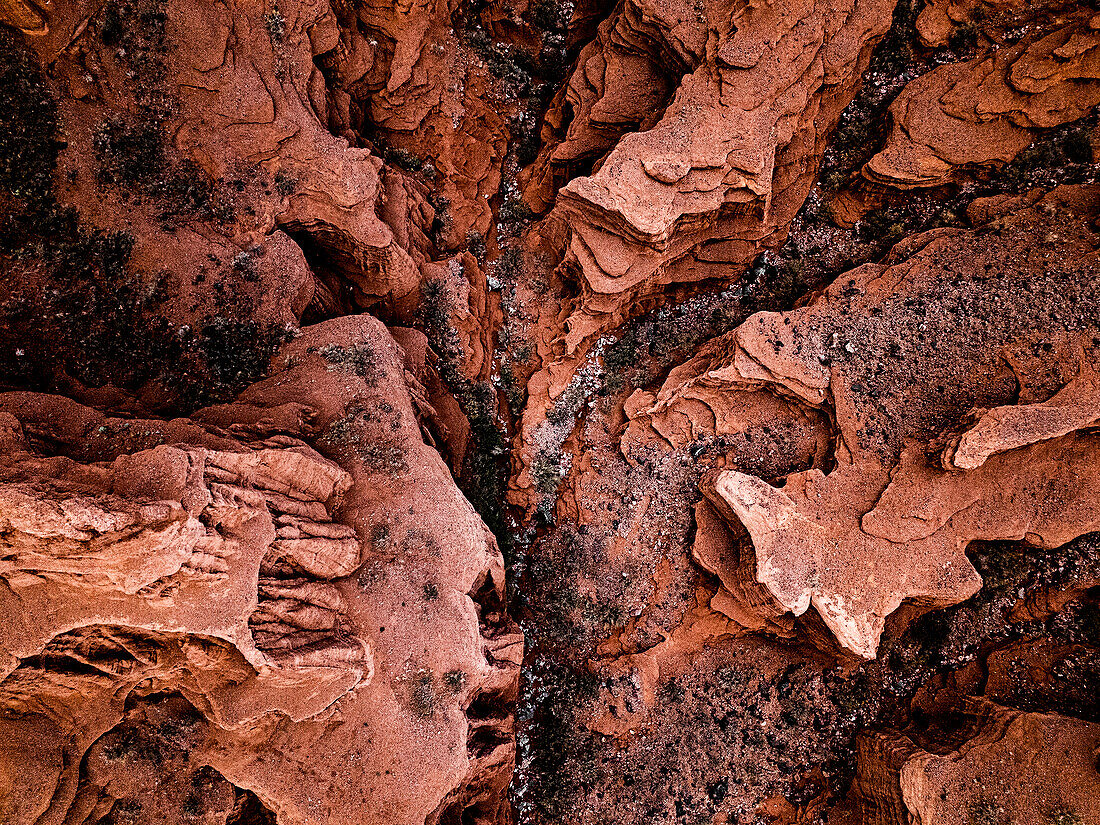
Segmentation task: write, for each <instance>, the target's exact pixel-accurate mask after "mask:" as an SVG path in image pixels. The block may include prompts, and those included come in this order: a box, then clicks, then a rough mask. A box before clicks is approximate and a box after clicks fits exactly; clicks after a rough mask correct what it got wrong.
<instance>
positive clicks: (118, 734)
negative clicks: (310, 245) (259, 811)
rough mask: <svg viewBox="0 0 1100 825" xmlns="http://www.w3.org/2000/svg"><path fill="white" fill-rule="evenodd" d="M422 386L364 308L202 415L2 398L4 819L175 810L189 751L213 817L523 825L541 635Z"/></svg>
mask: <svg viewBox="0 0 1100 825" xmlns="http://www.w3.org/2000/svg"><path fill="white" fill-rule="evenodd" d="M404 375H405V371H404V366H403V364H402V362H401V353H400V351H399V349H398V347H397V345H396V344H395V343H394V341H393V339H392V338H391V337H390V336H389V335H388V334H387V333H386V331H385V329H384V328H383V327H382V325H381V324H380V323H378V322H377V321H375V320H374V319H373V318H369V317H365V316H363V317H349V318H345V319H340V320H337V321H331V322H326V323H324V324H321V325H318V326H314V327H310V328H308V329H306V330H304V331H303V334H302V335H301V337H299V338H298V339H297V340H296V341H295V342H294V343H293V344H291V345H289V346H288V347H286V348H285V349H284V350H283V352H282V353H281V354H280V356H279V357H278V359H277V366H276V369H275V371H274V373H273V375H272V376H271V377H270V378H269V379H267V380H266V381H264V382H262V383H260V384H257V385H256V386H254V387H252V388H250V389H249V390H247V391H246V392H245V393H244V394H243V395H242V396H240V397H239V398H238V399H237V400H236V401H235V402H233V403H230V404H225V405H220V406H215V407H209V408H206V409H203V410H200V411H198V412H196V413H195V414H194V415H193V416H192V418H191V419H174V420H161V419H149V418H132V417H127V418H118V417H112V416H108V415H104V414H103V413H100V412H98V411H96V410H94V409H91V408H89V407H85V406H82V405H80V404H77V403H75V402H72V401H68V400H66V399H64V398H59V397H56V396H47V395H40V394H33V393H7V394H3V395H0V410H2V412H0V415H2V416H3V425H4V427H3V433H4V436H3V437H4V452H3V459H2V461H3V465H2V466H3V471H2V474H3V483H2V485H0V508H2V509H0V512H2V514H3V515H2V517H0V547H2V551H0V554H2V558H3V563H2V567H0V576H2V577H3V579H4V584H5V587H4V596H3V601H2V603H0V613H3V616H4V624H5V627H7V628H8V631H7V633H6V634H5V635H4V639H3V642H2V644H3V646H4V656H5V658H4V669H3V675H4V678H3V681H0V694H2V696H3V701H4V706H5V711H6V712H5V716H4V719H3V727H4V730H5V739H6V740H8V741H12V742H16V743H23V744H21V745H20V746H19V747H18V748H17V750H18V752H19V754H20V756H21V758H22V759H23V760H25V761H24V763H23V765H22V768H21V770H18V771H16V772H15V773H13V774H12V773H9V774H8V775H7V779H6V781H9V782H14V784H13V785H12V786H11V787H12V792H11V794H10V795H7V796H5V802H4V803H3V804H4V805H5V807H4V808H3V811H4V817H3V818H4V819H5V821H10V822H55V821H56V822H61V821H70V819H71V818H72V817H74V816H84V814H82V813H79V812H82V811H88V810H93V809H94V810H95V811H99V812H100V813H99V814H97V816H103V815H105V814H107V813H109V812H111V811H114V815H115V816H116V817H118V816H122V815H127V816H128V815H146V814H148V815H153V813H154V812H155V811H156V810H158V808H157V805H158V804H161V803H159V802H157V799H159V798H160V797H158V796H147V795H146V794H145V793H144V792H139V789H140V788H141V787H142V785H141V782H142V781H144V780H142V779H141V778H140V777H142V776H146V777H155V776H156V774H157V773H158V772H159V771H163V766H162V767H161V768H159V769H154V766H155V765H157V764H159V760H162V759H169V758H173V759H176V758H178V759H179V760H182V761H181V765H180V778H179V782H180V783H182V784H180V785H179V786H178V787H181V788H182V787H185V782H184V780H185V779H186V778H187V776H188V775H189V773H188V772H189V771H194V770H196V769H198V768H199V767H201V766H203V765H207V766H211V767H212V768H213V769H214V771H216V774H214V776H216V777H217V782H216V783H215V785H216V787H217V788H218V789H221V790H219V791H217V793H215V792H214V791H211V792H210V793H211V797H210V799H207V800H206V801H203V799H200V800H199V801H198V802H194V803H192V805H193V806H198V807H199V808H201V811H200V812H202V811H206V810H207V808H203V807H202V806H203V805H206V806H208V807H209V809H210V810H212V811H214V810H223V811H231V810H233V806H234V805H237V804H238V803H239V802H240V800H239V799H237V796H239V792H237V791H234V790H233V788H234V787H235V788H237V789H247V790H248V791H249V792H251V793H252V794H254V796H255V798H256V799H257V800H258V801H259V803H262V805H263V806H265V807H266V808H268V809H269V810H271V811H273V812H274V813H275V814H276V816H277V818H278V821H279V822H280V823H284V822H285V823H299V822H300V823H305V822H315V821H325V822H334V823H335V822H348V823H351V822H357V821H359V820H360V818H361V813H362V809H363V806H364V805H369V806H370V807H371V810H372V811H373V812H374V813H373V814H372V816H373V817H374V819H375V820H376V821H379V822H383V821H385V822H423V821H425V819H427V818H429V817H430V816H434V817H438V818H444V819H446V818H447V817H451V816H455V817H457V816H465V817H466V819H467V821H499V816H500V811H499V810H498V808H499V805H500V804H501V800H502V799H503V797H502V789H503V787H504V785H505V784H506V783H507V780H508V777H509V775H510V770H511V761H512V759H513V754H514V746H513V744H512V741H513V740H512V732H511V722H510V715H509V713H508V710H507V707H508V705H507V703H508V702H510V701H511V700H512V698H514V693H515V689H516V679H517V677H518V666H519V660H520V655H521V653H522V649H523V644H522V636H520V635H518V634H517V633H515V632H514V631H513V630H511V626H510V624H509V623H508V621H507V619H506V618H505V617H504V616H503V615H502V613H501V602H500V598H501V595H502V590H501V588H502V586H503V576H502V567H501V558H500V554H499V552H498V551H497V549H496V545H495V542H494V540H493V538H492V536H491V535H490V534H489V533H488V532H487V530H486V529H485V527H484V525H483V524H482V523H481V521H480V519H479V518H478V517H477V516H476V514H475V513H474V512H473V510H472V508H471V507H470V505H469V504H468V503H467V502H466V501H465V499H463V498H462V496H461V494H460V493H459V492H458V490H457V489H456V488H455V487H454V484H453V482H452V481H451V478H450V475H449V473H448V472H447V470H446V468H445V466H444V465H443V463H442V461H441V460H440V458H439V456H438V454H437V453H436V452H435V451H434V450H433V449H431V448H430V447H428V446H427V445H425V444H424V443H423V441H422V439H421V436H420V430H419V425H418V424H417V419H416V413H415V411H414V408H413V404H412V400H411V397H410V390H409V389H408V388H407V387H406V383H405V381H406V379H405V377H404ZM413 390H414V391H418V392H422V391H419V390H417V389H416V388H415V386H414V387H413ZM444 548H446V553H444V552H443V550H444ZM78 696H79V697H81V698H80V699H79V700H77V699H76V697H78ZM166 696H167V697H169V699H170V702H169V705H167V706H158V707H160V708H161V709H160V710H154V709H153V708H152V706H150V705H149V703H150V702H155V701H158V700H157V697H162V699H163V697H166ZM171 697H177V698H171ZM172 707H175V708H176V710H177V711H178V713H172V712H169V711H167V710H165V708H172ZM472 707H476V708H477V711H476V712H475V711H471V710H470V708H472ZM141 708H145V710H139V709H141ZM180 713H182V714H183V717H182V718H181V717H180V716H179V714H180ZM149 714H154V716H155V715H156V714H160V717H162V718H161V721H160V722H159V723H158V724H157V725H154V726H153V727H152V730H153V733H149V732H148V730H147V729H148V728H149V725H147V724H146V723H145V722H142V721H141V720H142V719H144V718H146V717H147V716H148V715H149ZM59 724H60V725H63V726H64V729H65V730H66V737H65V738H62V739H58V738H43V737H42V733H41V731H42V730H43V729H44V727H46V726H50V725H59ZM158 725H159V726H158ZM166 730H171V731H174V732H173V733H171V735H169V734H163V731H166ZM143 731H145V732H144V733H143ZM156 731H162V733H156ZM162 734H163V735H162ZM165 736H167V737H168V738H167V739H165V738H164V737H165ZM149 737H152V739H150V738H149ZM31 743H34V744H33V745H32V744H31ZM181 749H182V751H185V752H182V754H181V755H177V756H172V754H177V753H178V752H180V751H181ZM149 760H153V761H152V763H150V761H149ZM122 764H132V765H134V766H135V767H134V770H136V771H137V773H136V774H131V777H132V778H130V779H127V780H125V781H123V780H121V779H119V778H117V776H116V774H117V767H118V766H119V765H122ZM349 765H355V766H356V770H354V771H348V770H347V767H348V766H349ZM149 771H153V773H152V774H150V773H149ZM226 780H228V783H229V784H227V783H226ZM174 781H175V780H173V779H172V777H171V776H169V781H168V783H167V785H166V786H165V787H164V788H163V789H162V790H161V791H159V792H158V793H160V794H162V795H163V794H167V796H168V797H169V798H171V797H172V794H174V793H176V792H177V791H176V790H173V789H174V788H176V787H177V785H174V784H173V782H174ZM196 782H197V780H196ZM219 783H220V784H219ZM212 787H213V786H212ZM179 792H180V793H183V791H182V790H181V791H179ZM235 794H236V796H235ZM234 800H236V801H234ZM242 804H243V803H242ZM463 812H465V813H463ZM204 815H205V814H204ZM211 815H213V814H211ZM175 816H176V814H174V813H173V814H172V817H175ZM93 821H96V820H94V819H93ZM172 821H175V819H174V818H173V819H172ZM209 821H215V820H213V819H211V820H209Z"/></svg>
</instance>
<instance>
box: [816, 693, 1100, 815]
mask: <svg viewBox="0 0 1100 825" xmlns="http://www.w3.org/2000/svg"><path fill="white" fill-rule="evenodd" d="M961 715H962V717H963V720H964V723H963V732H960V734H957V735H956V736H955V737H953V739H954V740H956V741H951V740H950V739H948V740H947V741H935V742H929V743H922V744H917V743H916V742H914V741H913V740H911V739H910V738H908V737H906V736H903V735H897V734H895V735H889V734H878V735H872V736H867V737H865V738H862V739H861V741H860V745H859V774H858V775H857V777H856V780H855V784H854V786H853V793H852V799H851V801H850V802H849V804H848V805H847V806H846V808H842V810H841V811H838V812H837V813H838V814H839V819H838V820H837V821H838V822H842V823H857V822H858V823H866V824H867V825H872V824H873V825H894V823H903V822H911V821H917V822H943V823H958V825H967V824H968V823H972V822H1042V821H1044V820H1045V821H1049V822H1059V821H1063V822H1089V821H1091V820H1093V819H1095V818H1096V817H1098V816H1100V809H1098V808H1097V799H1098V798H1100V796H1098V794H1097V791H1098V790H1100V773H1098V772H1097V768H1096V754H1097V750H1098V748H1100V728H1098V727H1097V726H1096V725H1094V724H1090V723H1087V722H1082V721H1081V720H1079V719H1072V718H1067V717H1065V716H1058V715H1057V714H1042V713H1019V712H1016V711H1012V710H1009V709H1007V708H1003V707H1000V706H997V705H994V704H992V703H990V702H986V701H982V700H968V701H966V702H964V703H963V707H962V708H961ZM1025 776H1026V777H1027V781H1026V782H1021V781H1020V778H1021V777H1025Z"/></svg>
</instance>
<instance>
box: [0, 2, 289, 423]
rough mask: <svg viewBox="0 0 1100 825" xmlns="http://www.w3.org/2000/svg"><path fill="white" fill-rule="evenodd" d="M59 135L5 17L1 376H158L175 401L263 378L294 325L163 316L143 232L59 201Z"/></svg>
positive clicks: (57, 385)
mask: <svg viewBox="0 0 1100 825" xmlns="http://www.w3.org/2000/svg"><path fill="white" fill-rule="evenodd" d="M110 8H113V7H110ZM112 20H114V18H112V17H110V15H108V17H107V23H108V24H111V25H113V23H112ZM108 35H109V36H110V37H111V38H113V37H115V36H116V35H115V33H114V29H113V28H108ZM141 53H142V52H141V50H140V49H138V51H137V54H138V56H139V57H140V54H141ZM58 135H59V121H58V115H57V107H56V103H55V101H54V99H53V97H52V95H51V93H50V90H49V87H48V85H47V83H46V80H45V77H44V76H43V74H42V71H41V69H40V67H39V66H38V63H37V60H36V59H35V56H34V54H33V52H31V51H30V50H29V49H28V48H27V47H26V46H25V45H24V44H23V42H22V35H20V34H19V33H17V32H14V31H13V30H11V29H8V28H6V27H3V26H0V148H2V150H3V151H2V152H0V352H2V353H3V357H2V358H0V382H2V383H4V384H6V385H8V386H12V387H23V388H29V389H36V390H52V391H57V390H61V391H65V390H66V389H68V388H69V386H70V384H71V382H72V381H74V380H75V381H77V382H79V383H81V384H84V385H88V386H103V385H105V384H112V385H114V386H117V387H120V388H124V389H131V390H138V389H141V388H142V387H146V386H147V385H149V384H150V383H151V382H155V383H156V384H158V385H159V386H160V388H161V389H160V391H159V392H158V393H157V395H158V396H159V397H161V398H163V399H164V403H165V404H166V405H169V406H172V407H182V408H183V409H184V410H186V409H190V408H194V407H196V406H200V405H202V404H204V403H208V402H210V401H212V400H217V399H222V398H225V397H227V396H229V395H231V394H233V393H234V392H236V391H239V390H240V389H241V388H243V387H244V386H245V385H247V384H249V383H252V382H254V381H255V380H256V379H257V378H258V377H260V376H261V375H263V374H264V372H266V370H267V366H268V360H269V358H270V356H271V355H272V354H273V352H274V351H275V349H276V348H277V347H278V346H279V345H281V344H282V343H284V342H285V341H286V340H287V339H288V336H289V332H288V331H287V330H286V329H285V328H283V327H281V326H276V325H272V324H261V323H258V322H256V321H253V320H249V319H239V318H233V317H227V316H218V315H212V316H208V317H207V318H205V319H203V320H202V321H201V322H200V323H199V324H197V325H195V326H173V325H171V324H169V323H168V322H167V321H166V320H165V319H164V318H163V317H160V315H161V312H160V307H161V306H162V305H163V304H164V302H165V301H167V300H169V299H170V298H171V295H170V294H169V292H168V289H167V285H166V284H165V283H164V282H163V281H157V280H154V279H152V278H150V277H148V276H143V275H142V274H141V273H138V272H136V271H135V270H134V268H133V266H132V265H131V263H130V252H131V249H132V246H133V238H132V237H130V236H129V235H127V234H126V233H104V232H100V231H97V230H89V229H87V228H85V227H84V226H82V225H81V221H80V218H79V216H78V215H77V213H76V211H75V210H73V209H72V208H69V207H65V206H62V205H61V204H59V203H58V202H57V200H56V198H55V195H54V188H53V177H54V173H55V170H56V167H57V157H58V149H59V137H58Z"/></svg>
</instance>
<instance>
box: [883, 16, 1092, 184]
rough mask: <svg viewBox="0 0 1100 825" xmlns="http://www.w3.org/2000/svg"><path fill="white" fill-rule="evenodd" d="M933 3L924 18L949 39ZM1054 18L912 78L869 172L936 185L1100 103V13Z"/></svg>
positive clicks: (927, 27)
mask: <svg viewBox="0 0 1100 825" xmlns="http://www.w3.org/2000/svg"><path fill="white" fill-rule="evenodd" d="M937 5H942V4H933V5H932V6H930V7H929V8H928V9H926V10H925V12H923V13H922V15H921V20H922V21H924V25H923V26H920V24H918V27H919V28H920V30H921V32H922V34H923V35H924V36H925V37H926V38H928V39H931V40H933V41H941V40H942V41H946V40H947V37H946V35H945V34H944V33H943V31H942V30H943V29H944V28H945V25H944V23H943V22H942V21H943V18H945V17H946V14H945V13H944V11H943V9H938V10H937V8H936V6H937ZM937 11H938V12H939V14H937ZM1056 19H1058V20H1059V23H1060V25H1058V26H1056V27H1054V28H1053V29H1052V30H1047V28H1046V27H1043V26H1041V25H1040V26H1032V27H1031V28H1032V30H1033V31H1034V32H1035V34H1033V35H1032V36H1030V37H1025V38H1023V39H1021V40H1019V42H1016V43H1013V44H1011V45H1008V44H1006V45H1004V46H1003V47H1001V48H998V49H995V50H993V51H992V53H990V54H987V55H983V56H981V57H976V58H973V59H971V60H965V61H962V62H959V63H952V64H949V65H945V66H940V67H938V68H936V69H935V70H933V71H931V72H929V73H928V74H926V75H924V76H923V77H920V78H918V79H916V80H914V81H913V82H912V83H910V84H909V85H908V86H906V87H905V89H904V90H903V91H902V93H901V94H900V95H898V98H897V100H895V101H894V103H893V104H892V105H891V107H890V116H891V130H890V135H889V137H888V138H887V142H886V146H885V147H884V148H883V149H882V151H880V152H879V153H878V154H876V155H875V156H874V157H873V158H872V159H871V160H870V161H869V162H868V163H867V165H866V166H865V167H864V170H863V172H864V175H865V176H866V177H867V178H869V179H870V180H872V181H874V182H876V183H883V184H887V185H890V186H895V187H901V188H912V187H922V186H935V185H937V184H941V183H944V182H946V181H948V180H949V179H950V178H951V176H952V175H953V173H955V172H956V171H958V170H960V169H964V168H967V167H979V166H995V165H1003V164H1005V163H1007V162H1009V161H1011V160H1012V159H1013V158H1015V157H1016V155H1017V154H1019V152H1020V151H1021V150H1022V149H1024V148H1025V147H1026V146H1028V145H1029V144H1030V143H1031V142H1032V141H1034V140H1035V138H1036V136H1037V135H1038V133H1039V132H1040V130H1043V129H1049V128H1051V127H1053V126H1059V125H1061V124H1063V123H1068V122H1070V121H1075V120H1078V119H1080V118H1082V117H1084V116H1085V115H1086V114H1087V113H1088V112H1089V110H1090V109H1092V108H1093V107H1094V106H1096V105H1097V104H1098V103H1100V81H1097V79H1096V78H1097V74H1098V68H1100V28H1098V27H1100V20H1097V18H1096V16H1095V13H1093V12H1091V11H1090V10H1089V9H1087V8H1080V9H1076V10H1075V12H1074V13H1072V14H1069V15H1066V16H1065V17H1061V16H1060V17H1058V18H1056ZM964 25H970V26H971V27H973V25H974V24H973V23H970V24H964ZM1025 30H1026V29H1025Z"/></svg>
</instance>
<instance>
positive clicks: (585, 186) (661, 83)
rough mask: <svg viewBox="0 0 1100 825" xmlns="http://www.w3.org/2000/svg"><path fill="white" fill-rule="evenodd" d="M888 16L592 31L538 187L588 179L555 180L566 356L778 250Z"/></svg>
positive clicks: (641, 14)
mask: <svg viewBox="0 0 1100 825" xmlns="http://www.w3.org/2000/svg"><path fill="white" fill-rule="evenodd" d="M890 11H891V6H890V4H889V3H876V2H852V3H847V4H845V5H843V6H842V7H836V6H829V7H827V8H826V7H824V6H815V5H814V4H813V3H803V4H801V5H799V6H797V7H793V6H785V7H782V8H780V7H779V6H774V5H766V4H741V5H738V4H727V3H721V2H718V3H706V4H703V5H701V6H698V5H697V6H695V7H692V6H689V5H671V6H669V5H661V4H647V3H634V2H630V3H626V4H625V5H624V6H623V7H622V9H621V10H620V11H619V12H618V13H617V14H616V15H614V16H613V17H612V18H610V19H609V20H608V21H606V22H605V23H604V24H603V26H602V27H601V30H600V34H599V36H598V37H597V39H596V40H595V41H594V42H593V43H592V44H590V45H589V46H588V47H587V48H586V49H585V50H584V52H582V54H581V56H580V58H579V61H578V69H577V71H576V72H575V73H574V75H573V77H572V78H571V79H570V82H569V84H568V86H567V87H566V91H565V93H564V99H563V100H562V101H561V102H560V103H559V104H558V107H559V113H558V114H556V115H555V117H557V118H558V119H559V120H560V121H561V122H562V126H561V128H562V129H563V130H564V135H562V136H561V138H560V143H557V144H556V145H554V144H551V146H549V147H548V149H547V154H546V156H545V158H544V160H543V161H542V163H543V165H544V166H545V168H546V169H547V170H548V171H547V174H552V172H550V170H553V169H555V168H566V169H568V168H570V166H572V167H573V168H576V164H577V163H578V161H580V160H581V159H588V162H589V163H595V164H596V165H595V167H594V168H593V171H592V172H591V173H590V174H588V175H581V176H577V177H572V179H571V180H568V182H567V183H565V181H563V183H565V185H564V186H562V188H561V190H560V192H559V193H558V197H557V206H556V208H555V211H554V213H553V214H552V215H551V217H550V223H551V224H552V225H555V224H556V225H560V226H561V230H560V231H561V234H562V237H563V238H565V239H567V250H568V251H567V254H566V260H565V264H564V265H565V267H566V269H567V271H569V272H570V273H572V275H573V277H576V279H577V280H578V281H579V282H580V286H581V290H582V297H581V299H580V300H579V301H578V303H577V306H576V307H575V309H574V314H575V316H576V317H575V318H574V319H573V320H572V321H571V322H570V328H571V329H575V330H577V331H576V332H574V333H573V334H572V335H571V336H569V337H568V344H567V349H568V350H572V349H574V348H575V347H576V346H577V344H578V343H579V342H580V337H579V336H580V335H584V336H588V335H591V334H592V333H593V329H592V328H591V327H592V326H593V324H596V325H600V322H599V321H593V320H586V319H589V318H590V317H591V318H601V317H604V316H610V320H614V319H615V318H617V317H619V316H620V315H621V314H622V312H623V311H624V309H625V308H626V307H627V306H628V305H629V303H630V302H632V301H635V300H638V299H639V298H641V297H643V296H645V295H650V294H653V293H654V292H655V291H656V290H658V289H660V288H661V287H662V286H665V285H667V284H670V283H676V282H684V281H697V280H701V279H704V278H719V277H723V274H724V273H725V272H726V271H727V270H728V268H729V267H731V266H738V265H744V264H746V263H748V262H749V261H750V260H751V259H752V258H753V257H754V256H755V255H756V254H757V252H758V251H760V249H762V248H763V247H765V246H767V245H769V244H774V243H776V240H777V239H778V238H780V237H781V236H782V234H783V232H784V231H785V229H786V227H787V224H788V223H789V222H790V220H791V219H792V218H793V217H794V215H795V213H796V212H797V211H798V209H799V208H800V207H801V205H802V201H803V200H804V199H805V196H806V194H807V192H808V190H809V185H810V182H811V181H812V179H813V176H814V173H815V170H816V165H817V157H818V155H819V153H820V151H821V150H822V148H823V145H822V144H820V143H818V141H817V140H815V139H814V137H813V136H814V135H822V134H825V133H827V132H828V130H829V129H830V128H831V126H832V124H834V123H835V122H836V119H837V117H839V115H840V111H841V110H842V109H843V108H844V106H845V105H846V104H847V102H848V101H849V100H850V99H851V97H852V95H853V94H854V92H855V87H856V84H857V83H858V78H859V75H860V73H861V72H862V70H863V68H864V67H865V66H866V63H867V60H868V59H869V57H870V48H869V47H870V46H871V45H873V44H874V42H875V41H876V39H877V38H878V37H879V36H881V35H882V34H883V33H884V32H885V31H886V29H887V28H888V26H889V17H890ZM638 87H642V88H644V89H645V90H646V91H643V92H639V91H638ZM651 95H657V99H656V100H652V101H651V100H650V97H649V96H651ZM566 121H568V122H566ZM550 122H551V123H553V122H554V121H553V120H552V119H551V121H550ZM807 137H808V139H807ZM604 323H606V322H604Z"/></svg>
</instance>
